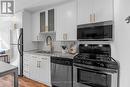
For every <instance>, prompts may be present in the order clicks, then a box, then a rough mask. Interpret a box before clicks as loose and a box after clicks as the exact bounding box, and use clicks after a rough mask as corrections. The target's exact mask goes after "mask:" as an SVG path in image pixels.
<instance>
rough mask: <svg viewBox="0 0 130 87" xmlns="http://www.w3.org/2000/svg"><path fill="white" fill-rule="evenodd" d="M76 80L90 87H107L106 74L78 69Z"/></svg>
mask: <svg viewBox="0 0 130 87" xmlns="http://www.w3.org/2000/svg"><path fill="white" fill-rule="evenodd" d="M77 73H78V74H77V75H78V76H77V81H78V82H79V83H82V84H86V85H89V86H92V87H108V84H107V74H104V73H97V72H94V71H91V70H82V69H78V72H77Z"/></svg>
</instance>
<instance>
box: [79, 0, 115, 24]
mask: <svg viewBox="0 0 130 87" xmlns="http://www.w3.org/2000/svg"><path fill="white" fill-rule="evenodd" d="M77 6H78V10H77V11H78V25H80V24H88V23H95V22H103V21H108V20H113V0H77Z"/></svg>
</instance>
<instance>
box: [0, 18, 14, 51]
mask: <svg viewBox="0 0 130 87" xmlns="http://www.w3.org/2000/svg"><path fill="white" fill-rule="evenodd" d="M11 28H12V21H11V17H0V41H1V43H0V44H1V48H4V49H9V48H10V29H11Z"/></svg>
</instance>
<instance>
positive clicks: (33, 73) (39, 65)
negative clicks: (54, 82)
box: [23, 54, 51, 86]
mask: <svg viewBox="0 0 130 87" xmlns="http://www.w3.org/2000/svg"><path fill="white" fill-rule="evenodd" d="M23 74H24V76H26V77H27V78H30V79H32V80H35V81H38V82H40V83H43V84H46V85H48V86H51V74H50V56H39V55H33V54H24V63H23Z"/></svg>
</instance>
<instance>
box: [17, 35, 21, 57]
mask: <svg viewBox="0 0 130 87" xmlns="http://www.w3.org/2000/svg"><path fill="white" fill-rule="evenodd" d="M21 37H22V33H20V35H19V38H18V51H19V54H20V55H22V53H21V51H20V45H21V44H20V38H21Z"/></svg>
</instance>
